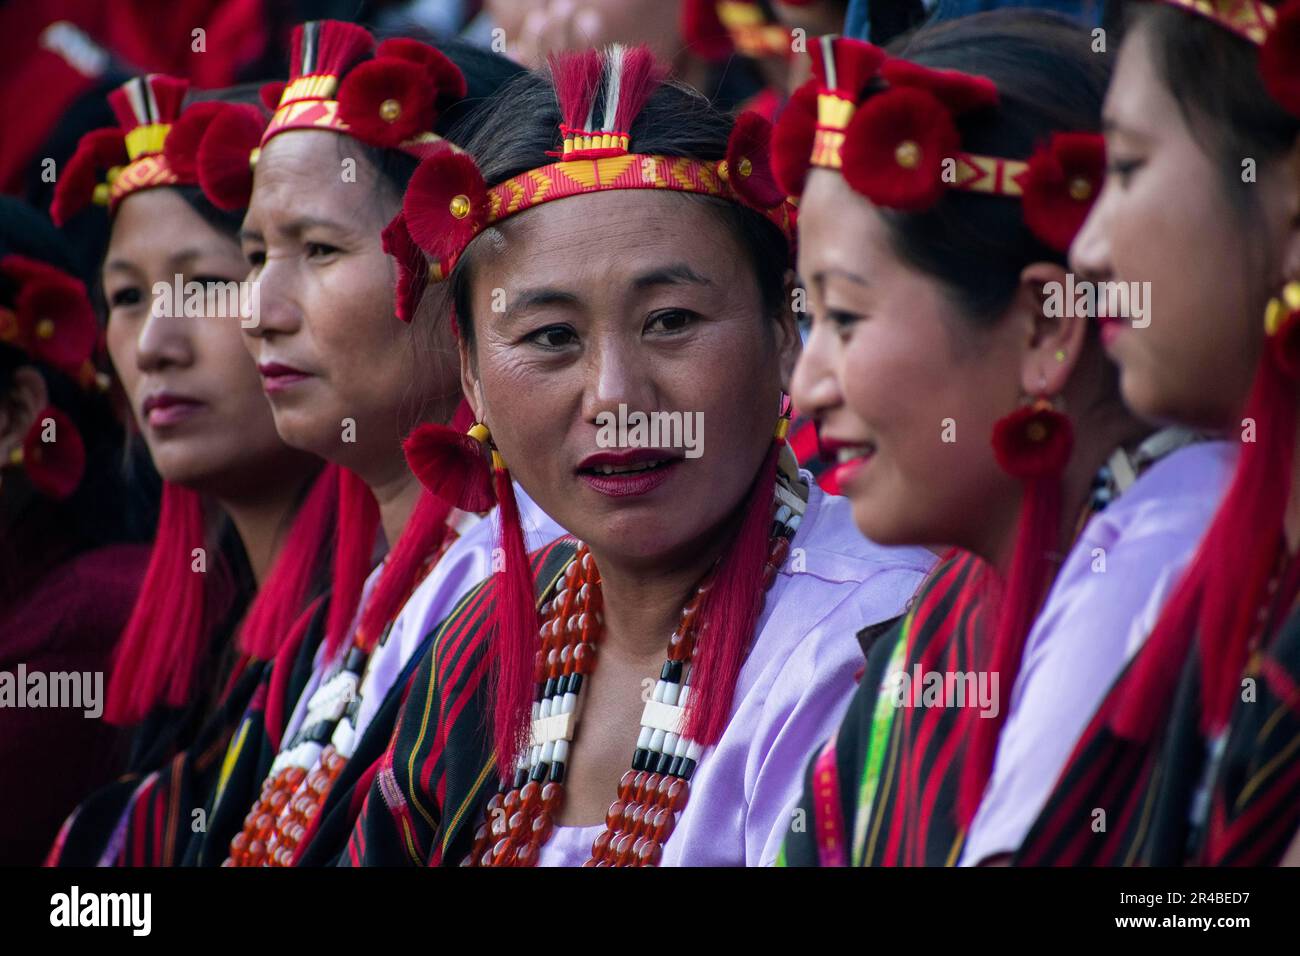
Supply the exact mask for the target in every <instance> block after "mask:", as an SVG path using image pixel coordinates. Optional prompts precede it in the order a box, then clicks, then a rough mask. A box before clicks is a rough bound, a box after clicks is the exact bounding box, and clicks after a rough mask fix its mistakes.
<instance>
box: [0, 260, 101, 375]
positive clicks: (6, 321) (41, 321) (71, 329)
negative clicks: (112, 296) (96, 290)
mask: <svg viewBox="0 0 1300 956" xmlns="http://www.w3.org/2000/svg"><path fill="white" fill-rule="evenodd" d="M0 277H2V278H3V279H4V280H7V282H6V284H7V285H8V286H9V290H8V293H7V294H6V298H7V299H9V301H11V302H12V303H13V308H12V309H8V308H5V307H3V306H0V342H3V343H5V344H6V345H11V346H13V347H14V348H17V349H20V350H22V351H23V352H25V353H26V354H27V355H29V356H31V357H32V358H33V359H37V360H39V361H42V362H45V363H47V364H49V365H52V366H53V367H54V368H56V369H58V370H59V371H60V372H62V373H63V374H65V375H67V376H68V377H69V378H71V379H72V380H73V381H75V382H76V383H77V384H78V385H80V386H81V387H82V388H87V389H89V388H91V387H94V386H99V387H102V386H103V385H105V384H106V383H107V379H105V378H104V377H103V376H102V375H100V374H99V373H98V372H97V370H96V368H95V365H94V361H93V358H94V354H95V350H96V348H97V347H98V345H99V326H98V324H97V323H96V321H95V310H94V308H93V307H92V306H91V304H90V297H89V296H88V295H87V294H86V287H85V285H84V284H82V282H81V281H80V280H79V279H77V278H75V277H73V276H71V275H69V274H68V273H66V272H63V271H62V270H60V269H57V268H55V267H54V266H52V265H50V264H49V263H46V262H40V261H38V260H36V259H28V258H27V257H25V256H17V255H10V256H5V257H4V258H2V259H0Z"/></svg>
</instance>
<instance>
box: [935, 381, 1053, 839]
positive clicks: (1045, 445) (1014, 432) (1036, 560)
mask: <svg viewBox="0 0 1300 956" xmlns="http://www.w3.org/2000/svg"><path fill="white" fill-rule="evenodd" d="M1073 446H1074V429H1073V426H1072V425H1071V424H1070V419H1069V418H1068V417H1066V416H1065V415H1063V414H1062V413H1060V412H1058V411H1056V410H1055V409H1054V408H1053V407H1052V405H1051V403H1050V402H1048V401H1047V400H1045V399H1039V400H1037V401H1035V402H1034V403H1033V404H1031V405H1026V406H1023V407H1021V408H1019V409H1017V410H1016V411H1014V412H1012V413H1011V414H1010V415H1007V416H1006V417H1004V418H1002V419H1001V420H999V421H998V422H997V424H996V425H995V426H994V429H993V451H994V454H995V456H996V457H997V461H998V465H999V466H1000V467H1001V468H1002V470H1003V471H1005V472H1006V473H1007V474H1009V475H1011V476H1012V477H1014V478H1016V479H1017V480H1018V481H1020V482H1021V485H1022V487H1023V489H1024V493H1023V498H1022V500H1021V505H1020V514H1019V518H1018V521H1017V524H1016V533H1015V539H1014V544H1013V545H1012V551H1011V559H1010V562H1009V565H1008V569H1007V573H1006V579H1005V585H1004V586H1003V588H1002V591H1001V599H1000V600H999V601H998V602H997V603H998V611H997V619H996V622H995V624H994V630H993V644H992V651H991V654H990V659H989V663H988V669H989V670H990V671H991V672H992V673H996V674H997V675H998V686H999V687H1001V688H1005V693H1006V695H1007V698H1004V703H1003V706H1002V707H1000V708H999V709H998V714H997V716H996V717H986V716H982V715H981V713H980V711H979V709H978V708H969V709H968V711H967V718H968V720H967V722H968V730H967V735H966V737H967V740H968V741H969V747H970V750H969V751H968V753H967V756H966V761H965V764H964V765H963V767H962V772H961V779H960V782H959V785H958V798H957V814H958V820H959V821H960V823H961V825H962V826H963V827H965V826H968V825H969V824H970V822H971V820H973V819H974V817H975V812H976V810H977V809H978V808H979V804H980V801H981V800H982V799H983V796H984V788H985V786H986V785H987V783H988V779H989V775H990V774H991V773H992V770H993V759H994V756H995V754H996V753H997V744H998V738H999V736H1000V735H1001V731H1002V726H1003V724H1004V723H1005V721H1006V713H1007V711H1008V710H1009V709H1010V708H1009V707H1007V706H1006V703H1005V701H1006V699H1009V695H1010V693H1011V689H1012V688H1013V687H1014V686H1015V682H1016V676H1017V675H1018V673H1019V671H1020V664H1021V658H1022V657H1023V656H1024V649H1025V640H1026V638H1028V636H1029V631H1030V628H1031V627H1032V626H1033V622H1034V618H1035V617H1036V616H1037V614H1038V609H1039V607H1040V606H1041V605H1042V602H1043V599H1044V598H1045V597H1046V596H1047V591H1048V589H1049V588H1050V587H1051V583H1052V580H1053V578H1054V577H1055V576H1056V569H1057V561H1058V557H1057V556H1058V553H1059V551H1060V546H1061V541H1060V535H1061V479H1062V476H1063V475H1064V472H1065V468H1066V466H1067V465H1068V464H1069V461H1070V452H1071V450H1072V449H1073Z"/></svg>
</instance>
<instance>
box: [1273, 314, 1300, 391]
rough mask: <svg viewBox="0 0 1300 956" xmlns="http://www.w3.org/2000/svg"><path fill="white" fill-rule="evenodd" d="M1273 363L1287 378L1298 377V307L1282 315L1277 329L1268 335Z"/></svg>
mask: <svg viewBox="0 0 1300 956" xmlns="http://www.w3.org/2000/svg"><path fill="white" fill-rule="evenodd" d="M1268 349H1269V353H1270V355H1271V356H1272V359H1273V363H1274V364H1275V365H1276V366H1277V367H1278V368H1279V369H1280V370H1281V371H1282V372H1283V374H1285V375H1286V376H1287V377H1288V378H1300V309H1292V310H1291V311H1290V312H1288V313H1286V314H1285V315H1284V316H1282V322H1281V324H1280V325H1278V327H1277V330H1276V331H1275V332H1273V334H1271V335H1270V336H1269V337H1268Z"/></svg>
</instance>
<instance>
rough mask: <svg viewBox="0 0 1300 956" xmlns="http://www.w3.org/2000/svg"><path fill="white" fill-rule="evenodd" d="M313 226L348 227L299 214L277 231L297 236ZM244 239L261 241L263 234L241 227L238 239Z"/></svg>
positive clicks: (330, 220)
mask: <svg viewBox="0 0 1300 956" xmlns="http://www.w3.org/2000/svg"><path fill="white" fill-rule="evenodd" d="M313 227H320V228H324V229H338V230H342V231H345V232H346V231H347V229H348V227H347V226H346V225H345V224H344V223H341V222H337V221H336V220H333V219H322V218H321V217H320V216H299V217H298V218H297V219H291V220H290V221H289V222H286V223H285V224H284V225H283V226H280V228H279V230H278V231H279V232H282V233H284V234H285V235H287V236H294V237H297V236H300V235H302V234H303V233H304V232H306V231H307V230H308V229H311V228H313ZM246 239H251V240H252V241H254V242H261V241H263V236H262V234H261V233H260V232H258V231H257V230H256V229H243V228H241V229H240V230H239V241H240V242H243V241H244V240H246Z"/></svg>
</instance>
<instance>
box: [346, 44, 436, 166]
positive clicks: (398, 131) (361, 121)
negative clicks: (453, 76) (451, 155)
mask: <svg viewBox="0 0 1300 956" xmlns="http://www.w3.org/2000/svg"><path fill="white" fill-rule="evenodd" d="M434 93H435V90H434V89H433V88H432V87H431V86H429V85H428V83H427V81H426V80H425V76H424V70H423V69H421V67H419V66H417V65H416V64H414V63H411V62H409V61H407V60H399V59H397V58H395V57H389V58H387V59H383V60H371V61H370V62H369V63H362V64H361V65H360V66H358V67H357V68H356V69H355V70H353V71H352V72H351V73H349V74H348V75H347V76H346V77H345V78H344V80H343V82H342V83H341V84H340V85H339V118H340V119H341V120H343V122H345V123H347V124H348V130H349V132H351V133H352V134H353V135H354V136H356V137H357V138H358V139H360V140H363V141H364V142H367V143H370V144H372V145H374V146H386V147H395V146H397V145H398V144H399V143H402V142H405V141H406V140H408V139H411V138H412V137H413V136H416V135H418V134H420V133H425V132H428V131H429V130H431V129H432V128H433V121H434V119H435V118H436V115H437V114H436V110H435V109H434V105H433V97H434Z"/></svg>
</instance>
